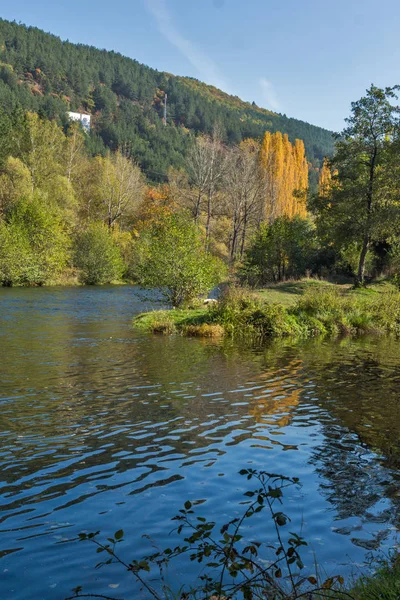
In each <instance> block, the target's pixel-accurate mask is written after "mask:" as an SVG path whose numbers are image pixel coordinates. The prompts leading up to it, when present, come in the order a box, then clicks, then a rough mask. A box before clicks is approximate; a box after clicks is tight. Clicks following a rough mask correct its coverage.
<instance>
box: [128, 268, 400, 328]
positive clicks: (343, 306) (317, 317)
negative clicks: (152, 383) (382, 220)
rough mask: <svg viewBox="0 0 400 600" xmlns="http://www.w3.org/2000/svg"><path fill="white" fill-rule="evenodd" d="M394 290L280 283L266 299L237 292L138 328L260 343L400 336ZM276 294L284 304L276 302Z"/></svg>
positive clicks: (149, 317) (399, 301)
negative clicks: (325, 337) (271, 340)
mask: <svg viewBox="0 0 400 600" xmlns="http://www.w3.org/2000/svg"><path fill="white" fill-rule="evenodd" d="M394 290H395V288H391V287H390V286H389V285H386V284H377V285H376V286H374V287H372V286H371V288H370V289H368V290H353V289H351V288H350V287H349V286H338V285H334V284H327V283H326V282H315V281H313V280H305V281H301V282H292V283H285V284H281V285H280V286H275V287H274V288H268V290H262V292H264V294H263V293H262V292H261V291H258V292H255V293H253V292H249V291H248V290H246V289H243V288H235V287H233V288H228V289H227V290H226V291H225V293H224V294H223V295H222V297H221V299H220V300H219V302H218V303H217V304H216V305H213V306H210V307H202V308H196V309H181V310H178V309H174V310H167V311H165V310H164V311H154V312H150V313H144V314H142V315H139V316H137V317H136V318H135V319H134V326H135V327H136V328H140V329H143V330H146V331H151V332H153V333H165V334H171V333H177V332H178V333H182V334H187V335H196V336H209V337H212V336H215V337H216V336H217V335H218V336H221V335H228V336H231V337H237V336H241V337H252V338H259V339H264V338H278V337H288V336H292V337H299V338H307V337H315V336H321V335H322V336H337V335H360V334H366V333H369V334H372V333H373V334H384V333H394V334H395V335H400V293H399V292H398V291H394ZM273 294H275V296H274V295H273ZM278 294H280V295H281V296H280V300H281V301H279V302H275V301H274V299H275V298H276V297H279V296H277V295H278ZM289 298H290V301H289ZM292 298H293V299H292ZM217 326H218V327H217Z"/></svg>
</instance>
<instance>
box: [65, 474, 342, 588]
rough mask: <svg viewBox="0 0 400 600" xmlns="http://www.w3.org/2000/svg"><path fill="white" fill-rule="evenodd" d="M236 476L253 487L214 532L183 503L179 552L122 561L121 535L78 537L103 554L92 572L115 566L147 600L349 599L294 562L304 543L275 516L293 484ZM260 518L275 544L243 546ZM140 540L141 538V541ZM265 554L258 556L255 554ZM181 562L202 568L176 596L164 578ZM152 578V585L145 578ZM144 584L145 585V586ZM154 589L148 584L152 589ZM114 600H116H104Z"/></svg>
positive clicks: (333, 581)
mask: <svg viewBox="0 0 400 600" xmlns="http://www.w3.org/2000/svg"><path fill="white" fill-rule="evenodd" d="M240 475H242V476H245V477H246V478H247V480H248V481H250V480H254V481H255V482H256V487H255V488H254V489H252V490H249V491H246V492H245V494H244V495H245V498H246V500H245V503H244V506H245V508H244V512H243V514H242V515H241V517H237V518H234V519H232V520H231V521H229V522H228V523H225V524H224V525H223V526H222V527H220V528H218V527H217V524H216V523H215V522H214V521H207V520H206V519H205V518H204V517H201V516H197V515H196V514H195V511H194V510H193V508H194V506H195V504H196V502H193V503H192V502H190V501H189V500H187V501H186V502H185V504H184V508H182V509H181V510H180V511H179V514H178V515H176V516H175V517H174V518H173V519H172V520H173V521H175V522H176V523H177V527H176V529H175V530H174V531H176V532H177V533H178V534H179V535H182V536H183V544H182V545H178V546H176V547H175V548H166V549H165V550H161V551H157V552H155V553H153V554H151V555H148V556H146V557H145V558H143V559H142V560H132V561H128V560H124V559H122V558H121V556H120V554H119V552H118V549H117V546H118V544H119V543H121V542H122V541H123V538H124V532H123V530H122V529H120V530H119V531H117V532H116V533H115V534H114V537H112V538H108V539H107V542H100V541H99V540H98V535H99V532H98V531H97V532H95V533H81V534H79V539H80V540H81V541H90V542H91V543H93V544H94V545H95V546H96V552H97V553H103V552H105V553H106V555H107V558H106V559H105V560H104V561H102V562H100V563H98V564H97V565H96V568H100V567H103V566H105V565H109V564H112V563H113V564H119V565H121V567H123V568H124V569H125V570H126V571H127V572H129V573H130V574H132V575H133V576H134V578H135V579H136V582H137V583H138V584H139V586H140V588H141V591H142V592H144V593H145V595H146V596H145V597H148V598H152V599H153V600H166V599H167V598H169V599H170V598H180V600H189V599H198V600H207V599H211V598H212V599H213V600H227V599H231V600H233V599H236V598H243V599H244V600H255V599H261V598H263V599H265V598H268V599H269V600H283V599H287V600H288V599H290V600H299V599H300V598H304V599H305V600H313V599H315V600H317V599H322V598H331V599H332V598H336V599H340V598H351V596H350V595H349V594H348V593H347V592H345V591H343V589H342V586H343V584H344V581H343V578H342V577H341V576H339V575H336V576H334V577H329V578H328V579H326V580H325V581H322V582H321V581H319V580H318V578H317V576H315V575H303V573H302V571H303V569H304V564H303V561H302V558H301V555H300V551H301V548H302V547H304V546H307V542H306V541H305V540H304V539H303V538H302V537H301V536H299V535H298V534H296V533H293V532H289V533H285V531H284V528H285V526H287V525H288V523H290V518H289V517H288V516H287V515H286V514H285V513H284V512H283V510H282V498H283V492H284V490H285V488H287V487H289V486H293V485H298V484H299V480H298V479H297V478H289V477H284V476H282V475H276V474H273V473H267V472H265V471H257V470H254V469H243V470H241V471H240ZM264 510H266V511H267V513H268V514H269V516H270V518H271V519H272V523H273V531H274V539H273V540H272V541H267V542H265V543H261V542H259V541H253V540H251V539H247V538H246V537H245V534H244V533H243V530H244V529H246V531H248V528H246V527H244V526H245V525H246V522H247V520H248V519H250V518H251V517H254V515H257V514H258V513H261V512H262V511H264ZM144 537H147V536H144ZM262 550H264V551H266V553H265V552H264V554H261V551H262ZM184 556H185V557H188V558H189V560H190V561H194V562H198V563H199V564H200V563H202V569H201V572H200V574H199V577H198V582H197V585H196V586H193V587H190V588H188V589H186V587H185V586H182V587H181V588H180V589H179V590H177V589H172V588H171V587H170V586H169V585H168V581H167V570H168V567H169V565H170V563H171V562H172V561H173V560H174V559H177V558H179V559H180V560H182V558H183V557H184ZM153 569H156V570H157V571H158V575H157V577H151V579H150V576H149V575H151V574H152V570H153ZM150 582H151V583H150ZM154 582H155V583H154ZM73 592H74V596H71V597H70V598H68V599H66V600H71V598H88V597H91V598H106V599H107V600H110V598H109V596H102V595H99V594H89V593H88V594H86V593H84V592H83V591H82V587H77V588H75V589H74V590H73ZM111 600H117V599H114V598H113V599H111Z"/></svg>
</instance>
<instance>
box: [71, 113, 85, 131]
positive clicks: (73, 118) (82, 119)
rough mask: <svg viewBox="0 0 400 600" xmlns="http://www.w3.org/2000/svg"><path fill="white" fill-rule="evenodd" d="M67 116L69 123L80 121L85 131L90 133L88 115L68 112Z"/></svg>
mask: <svg viewBox="0 0 400 600" xmlns="http://www.w3.org/2000/svg"><path fill="white" fill-rule="evenodd" d="M68 116H69V118H70V119H71V121H80V122H81V123H82V127H83V129H84V130H85V131H90V118H91V117H90V115H88V114H84V113H76V112H70V111H68Z"/></svg>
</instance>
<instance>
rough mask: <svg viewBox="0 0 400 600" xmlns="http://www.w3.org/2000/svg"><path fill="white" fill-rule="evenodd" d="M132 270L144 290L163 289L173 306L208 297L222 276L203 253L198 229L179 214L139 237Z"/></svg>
mask: <svg viewBox="0 0 400 600" xmlns="http://www.w3.org/2000/svg"><path fill="white" fill-rule="evenodd" d="M133 270H134V273H135V275H136V278H137V279H138V282H139V283H140V284H141V285H143V286H144V287H148V288H164V295H165V296H166V298H167V299H168V301H169V302H170V303H171V304H172V305H173V306H181V305H182V304H184V303H185V302H188V301H190V300H192V299H193V298H195V297H196V296H199V295H201V294H204V293H207V292H208V291H209V290H210V289H211V288H212V287H214V286H215V285H217V284H218V283H220V281H221V280H222V278H223V275H224V265H223V263H222V262H221V261H220V260H218V259H217V258H215V257H213V256H211V255H210V254H209V253H208V252H206V251H205V250H204V241H203V239H202V236H201V233H200V231H199V229H198V228H197V227H196V225H194V224H193V223H192V222H190V221H189V220H188V219H187V218H186V217H185V216H182V215H179V214H173V215H170V216H168V217H166V219H165V220H164V221H163V222H162V223H156V224H154V225H153V226H152V227H151V228H150V229H149V230H147V231H144V232H143V233H142V235H141V237H140V238H139V240H138V241H137V243H136V248H135V255H134V269H133Z"/></svg>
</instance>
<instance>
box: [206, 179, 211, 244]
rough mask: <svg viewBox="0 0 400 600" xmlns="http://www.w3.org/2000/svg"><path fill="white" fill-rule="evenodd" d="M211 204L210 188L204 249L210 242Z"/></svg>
mask: <svg viewBox="0 0 400 600" xmlns="http://www.w3.org/2000/svg"><path fill="white" fill-rule="evenodd" d="M211 206H212V190H211V189H210V190H209V192H208V197H207V222H206V250H208V246H209V244H210V230H211Z"/></svg>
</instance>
